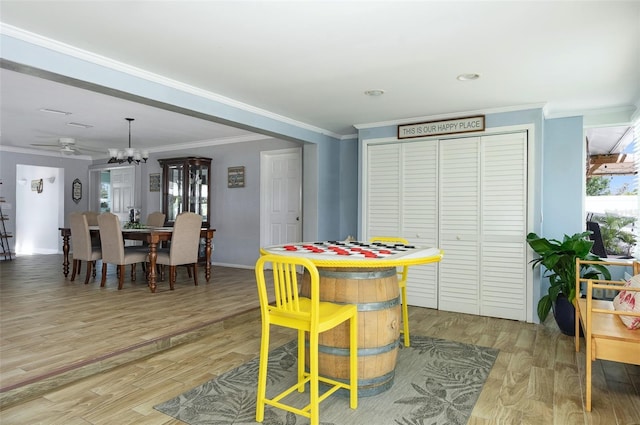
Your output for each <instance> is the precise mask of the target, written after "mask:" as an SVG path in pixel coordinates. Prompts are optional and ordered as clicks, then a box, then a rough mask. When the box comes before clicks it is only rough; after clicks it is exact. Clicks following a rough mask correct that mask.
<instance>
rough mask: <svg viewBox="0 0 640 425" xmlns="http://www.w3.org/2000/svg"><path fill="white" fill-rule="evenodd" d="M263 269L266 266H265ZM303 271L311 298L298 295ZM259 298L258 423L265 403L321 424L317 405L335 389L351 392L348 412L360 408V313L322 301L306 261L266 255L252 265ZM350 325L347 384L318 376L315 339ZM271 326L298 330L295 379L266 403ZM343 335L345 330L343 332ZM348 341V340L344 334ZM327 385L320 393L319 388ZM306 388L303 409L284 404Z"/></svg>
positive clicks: (312, 268)
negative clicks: (272, 298)
mask: <svg viewBox="0 0 640 425" xmlns="http://www.w3.org/2000/svg"><path fill="white" fill-rule="evenodd" d="M268 263H270V264H271V269H272V271H273V274H272V276H273V291H272V292H273V293H274V295H275V303H273V304H272V303H270V302H269V298H270V297H269V290H268V288H267V279H266V276H265V269H266V268H267V267H268ZM265 265H267V267H265ZM300 266H301V267H303V268H304V270H305V271H306V273H308V274H309V278H310V292H309V297H308V298H307V297H302V296H299V295H298V273H297V270H296V268H297V267H300ZM255 272H256V282H257V285H258V297H259V299H260V311H261V316H262V340H261V342H260V364H259V368H258V393H257V402H256V421H257V422H262V421H263V420H264V408H265V404H268V405H270V406H274V407H277V408H279V409H283V410H286V411H287V412H292V413H295V414H298V415H301V416H304V417H307V418H309V420H310V423H311V425H318V424H319V423H320V411H319V408H320V402H321V401H323V400H324V399H326V398H327V397H329V396H330V395H331V394H333V393H334V392H336V391H337V390H339V389H341V388H343V389H346V390H348V391H349V407H351V408H352V409H356V408H357V407H358V310H357V307H356V305H354V304H337V303H331V302H326V301H324V302H321V301H320V275H319V273H318V269H317V268H316V266H315V265H314V264H313V263H312V262H311V260H309V259H308V258H302V257H289V256H280V255H264V256H262V257H260V258H259V259H258V261H257V262H256V266H255ZM347 321H349V363H348V364H349V379H348V380H346V382H342V380H340V381H337V380H335V379H330V378H327V377H324V376H320V374H319V345H320V344H319V334H321V333H322V332H325V331H327V330H329V329H332V328H335V327H336V326H338V325H340V324H342V323H344V322H347ZM271 325H275V326H282V327H285V328H290V329H297V330H298V375H297V376H298V379H297V382H296V383H295V384H293V385H292V386H291V387H289V388H288V389H286V390H284V391H283V392H281V393H280V394H278V395H276V396H274V397H273V398H267V397H266V392H267V374H268V372H267V365H268V360H269V331H270V328H271ZM345 332H346V330H345ZM306 335H308V337H309V345H308V349H309V369H308V371H306V370H305V363H306V362H305V354H306V343H305V336H306ZM345 337H346V335H345ZM320 382H322V383H323V384H326V386H327V387H328V388H324V387H323V391H324V392H323V393H322V395H321V394H320V387H319V383H320ZM307 383H309V398H310V403H309V404H308V405H306V406H305V407H302V408H297V407H295V406H292V405H289V404H285V403H284V402H283V401H282V399H284V398H285V397H286V396H288V395H289V394H291V393H293V392H294V391H295V390H298V392H304V390H305V386H306V384H307Z"/></svg>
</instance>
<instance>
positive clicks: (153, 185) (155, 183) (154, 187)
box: [149, 173, 160, 192]
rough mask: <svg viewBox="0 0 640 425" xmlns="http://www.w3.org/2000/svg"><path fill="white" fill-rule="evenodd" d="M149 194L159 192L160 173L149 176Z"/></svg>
mask: <svg viewBox="0 0 640 425" xmlns="http://www.w3.org/2000/svg"><path fill="white" fill-rule="evenodd" d="M149 192H160V173H154V174H149Z"/></svg>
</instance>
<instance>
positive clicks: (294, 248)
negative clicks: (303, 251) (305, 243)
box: [284, 245, 298, 251]
mask: <svg viewBox="0 0 640 425" xmlns="http://www.w3.org/2000/svg"><path fill="white" fill-rule="evenodd" d="M284 249H286V250H287V251H297V250H298V248H296V247H295V246H294V245H285V246H284Z"/></svg>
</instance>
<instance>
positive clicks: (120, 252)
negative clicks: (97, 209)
mask: <svg viewBox="0 0 640 425" xmlns="http://www.w3.org/2000/svg"><path fill="white" fill-rule="evenodd" d="M98 227H99V228H100V242H101V244H102V280H101V282H100V286H104V285H105V282H106V280H107V264H115V265H116V266H117V268H118V289H122V285H123V283H124V274H125V269H126V265H127V264H131V280H132V281H135V280H136V264H137V263H144V262H145V261H146V260H147V256H148V251H142V250H140V249H139V247H127V248H125V246H124V240H123V239H122V227H121V226H120V219H119V218H118V216H117V215H115V214H112V213H102V214H100V215H99V216H98Z"/></svg>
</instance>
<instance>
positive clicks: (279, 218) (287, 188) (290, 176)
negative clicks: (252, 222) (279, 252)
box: [260, 148, 302, 246]
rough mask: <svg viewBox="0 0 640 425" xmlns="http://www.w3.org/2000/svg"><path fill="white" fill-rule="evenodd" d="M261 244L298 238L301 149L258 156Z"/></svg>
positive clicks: (300, 216)
mask: <svg viewBox="0 0 640 425" xmlns="http://www.w3.org/2000/svg"><path fill="white" fill-rule="evenodd" d="M260 169H261V177H260V186H261V189H260V193H261V214H260V217H261V226H260V227H261V237H260V239H261V242H260V245H261V246H270V245H280V244H284V243H288V242H301V241H302V149H301V148H294V149H283V150H278V151H268V152H263V153H262V154H261V158H260Z"/></svg>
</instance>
